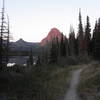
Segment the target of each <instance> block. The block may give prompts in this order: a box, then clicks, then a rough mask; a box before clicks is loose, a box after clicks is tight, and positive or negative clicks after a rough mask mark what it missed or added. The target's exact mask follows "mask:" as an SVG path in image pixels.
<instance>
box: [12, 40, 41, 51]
mask: <svg viewBox="0 0 100 100" xmlns="http://www.w3.org/2000/svg"><path fill="white" fill-rule="evenodd" d="M39 47H40V43H34V42H26V41H24V40H23V39H19V40H18V41H16V42H10V50H11V51H30V50H31V49H32V50H37V49H38V48H39Z"/></svg>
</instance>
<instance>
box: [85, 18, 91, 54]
mask: <svg viewBox="0 0 100 100" xmlns="http://www.w3.org/2000/svg"><path fill="white" fill-rule="evenodd" d="M90 32H91V28H90V22H89V17H88V16H87V23H86V26H85V36H84V49H85V54H86V55H89V54H90V41H91V33H90Z"/></svg>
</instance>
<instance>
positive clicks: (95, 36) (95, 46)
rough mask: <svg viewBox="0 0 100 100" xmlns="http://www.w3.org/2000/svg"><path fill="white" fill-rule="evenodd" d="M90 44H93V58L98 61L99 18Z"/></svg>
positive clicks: (99, 52) (99, 48) (99, 53)
mask: <svg viewBox="0 0 100 100" xmlns="http://www.w3.org/2000/svg"><path fill="white" fill-rule="evenodd" d="M92 44H93V56H94V57H95V58H96V59H100V18H99V20H98V22H96V24H95V28H94V31H93V38H92Z"/></svg>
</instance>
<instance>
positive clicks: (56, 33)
mask: <svg viewBox="0 0 100 100" xmlns="http://www.w3.org/2000/svg"><path fill="white" fill-rule="evenodd" d="M61 37H62V34H61V32H60V31H59V30H58V29H57V28H52V29H51V30H50V32H49V33H48V35H47V37H45V38H44V39H43V40H42V41H41V43H40V44H41V46H44V45H46V44H47V43H48V42H50V41H52V39H54V38H58V40H61Z"/></svg>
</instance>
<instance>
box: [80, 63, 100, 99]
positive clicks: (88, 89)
mask: <svg viewBox="0 0 100 100" xmlns="http://www.w3.org/2000/svg"><path fill="white" fill-rule="evenodd" d="M78 92H79V94H80V95H81V97H82V98H83V100H89V98H92V99H93V100H100V63H99V62H93V63H91V64H89V65H88V66H87V67H85V68H84V70H83V71H82V73H81V80H80V84H79V88H78Z"/></svg>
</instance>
